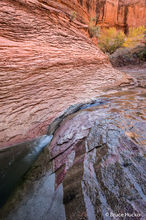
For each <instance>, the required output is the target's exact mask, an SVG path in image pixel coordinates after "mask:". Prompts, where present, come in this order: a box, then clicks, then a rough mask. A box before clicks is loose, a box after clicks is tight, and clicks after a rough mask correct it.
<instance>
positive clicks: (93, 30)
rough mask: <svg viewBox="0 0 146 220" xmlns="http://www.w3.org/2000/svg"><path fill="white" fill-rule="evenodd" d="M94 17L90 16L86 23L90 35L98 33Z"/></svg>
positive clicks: (98, 28)
mask: <svg viewBox="0 0 146 220" xmlns="http://www.w3.org/2000/svg"><path fill="white" fill-rule="evenodd" d="M95 22H96V17H95V18H90V22H89V25H88V31H89V35H90V37H91V38H92V37H94V36H95V37H98V36H99V33H100V27H98V26H97V25H96V24H95Z"/></svg>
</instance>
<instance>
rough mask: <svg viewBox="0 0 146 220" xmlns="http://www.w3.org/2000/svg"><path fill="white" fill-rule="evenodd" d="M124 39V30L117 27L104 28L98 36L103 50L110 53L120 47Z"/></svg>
mask: <svg viewBox="0 0 146 220" xmlns="http://www.w3.org/2000/svg"><path fill="white" fill-rule="evenodd" d="M124 41H125V34H124V33H123V31H118V30H116V28H109V29H103V30H102V31H101V32H100V34H99V38H98V42H99V47H100V48H101V50H102V51H103V52H107V53H110V54H112V53H114V52H115V51H116V50H117V49H118V48H120V47H121V46H122V45H123V43H124Z"/></svg>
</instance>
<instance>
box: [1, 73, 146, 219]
mask: <svg viewBox="0 0 146 220" xmlns="http://www.w3.org/2000/svg"><path fill="white" fill-rule="evenodd" d="M139 74H140V73H139ZM140 75H141V74H140ZM142 75H143V74H142ZM141 80H143V77H142V78H141ZM144 97H145V90H144V89H143V88H141V89H139V88H135V89H131V90H129V91H128V90H127V91H120V92H117V93H114V94H112V95H111V94H110V95H107V96H105V97H102V98H100V99H98V100H96V102H92V103H88V105H87V104H86V105H85V104H84V105H80V106H74V108H73V107H72V108H69V109H68V110H67V111H66V114H65V115H62V117H60V118H59V119H58V122H57V121H54V123H53V124H52V127H50V129H49V131H48V133H49V134H50V133H51V132H52V133H54V131H55V133H54V136H53V139H52V142H51V143H50V145H48V147H46V148H45V149H44V151H43V152H42V154H41V155H40V156H39V159H38V160H37V161H36V163H34V165H33V167H32V169H31V170H30V172H28V173H27V174H26V175H25V177H24V181H23V183H22V184H21V185H20V186H19V187H18V188H17V189H16V190H15V192H14V193H13V194H12V196H11V197H10V198H9V200H8V201H7V203H6V204H5V205H4V206H3V208H2V209H1V210H0V219H5V220H20V219H22V220H23V219H31V220H33V219H36V220H40V219H43V220H54V219H56V220H65V219H66V220H73V219H77V220H87V219H88V220H99V219H105V220H107V219H109V220H110V219H116V220H120V219H125V220H128V219H134V220H143V219H145V218H146V215H145V214H146V213H145V207H146V200H145V194H146V188H145V185H146V175H145V170H146V160H145V156H144V154H145V144H146V142H145V129H146V122H145V98H144ZM78 110H79V111H78ZM73 112H75V113H73ZM72 113H73V114H72ZM53 129H54V130H53ZM45 138H46V137H45ZM38 142H40V139H38V140H37V141H36V142H35V143H31V144H33V145H32V148H33V151H32V153H31V154H30V153H29V154H28V155H26V152H28V146H26V145H23V146H22V147H23V148H22V149H23V155H22V158H20V156H17V157H18V158H19V160H17V161H16V162H15V164H14V166H11V167H10V169H11V175H10V176H8V177H9V179H10V178H11V176H12V171H13V173H14V174H15V175H14V176H13V179H12V181H14V180H15V178H16V177H19V175H20V170H21V171H24V168H25V169H26V168H28V165H30V160H26V158H27V159H29V158H30V156H32V154H33V153H34V146H36V144H37V143H38ZM26 147H27V148H26ZM39 148H40V147H39ZM24 149H26V151H24ZM9 150H12V148H9ZM12 152H13V153H14V152H17V153H18V152H19V151H18V146H17V148H13V150H12ZM7 153H8V152H7ZM34 156H36V152H35V155H33V157H34ZM5 158H6V157H5ZM6 159H7V158H6ZM7 160H8V159H7ZM24 161H25V163H24ZM27 161H28V162H27ZM16 164H17V165H18V164H19V169H18V171H19V172H16V169H15V167H16ZM22 165H23V166H22ZM24 165H25V166H24ZM2 166H3V165H2ZM8 177H7V178H6V179H8ZM8 183H9V184H10V182H8ZM8 183H7V184H6V186H5V187H4V189H8V186H7V185H8Z"/></svg>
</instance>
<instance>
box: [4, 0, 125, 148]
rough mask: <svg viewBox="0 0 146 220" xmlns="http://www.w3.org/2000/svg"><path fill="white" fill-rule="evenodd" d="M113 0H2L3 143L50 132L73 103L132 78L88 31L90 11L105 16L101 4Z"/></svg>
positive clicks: (94, 95) (19, 140) (83, 100)
mask: <svg viewBox="0 0 146 220" xmlns="http://www.w3.org/2000/svg"><path fill="white" fill-rule="evenodd" d="M108 2H109V1H107V2H105V1H86V3H85V1H65V0H64V1H63V0H60V1H59V0H58V1H57V0H16V1H13V0H1V1H0V146H1V147H5V146H9V145H12V144H15V143H18V142H21V141H24V140H27V139H31V138H33V137H36V136H39V135H42V134H44V133H46V131H47V127H48V124H49V123H50V122H51V121H52V120H53V119H54V118H55V117H57V116H58V115H60V114H61V112H62V111H64V110H65V109H66V108H67V107H68V106H69V105H71V104H75V103H78V102H85V101H87V100H88V99H90V98H93V97H96V96H97V95H98V94H99V91H101V88H102V89H103V88H107V87H113V86H118V85H120V84H121V83H125V82H129V80H128V78H127V76H125V75H124V73H120V72H119V71H117V70H114V69H113V68H112V67H111V65H110V63H109V60H108V58H107V57H106V56H105V55H104V54H103V53H102V52H101V51H100V50H99V49H98V48H97V46H96V45H94V43H93V42H92V41H91V39H89V38H88V36H87V34H85V33H86V32H85V28H86V27H87V26H88V21H89V18H90V13H91V15H92V14H93V15H94V13H95V12H97V14H98V15H99V18H101V17H102V12H101V11H102V10H103V9H102V10H100V7H99V8H98V5H100V6H101V8H103V5H104V4H111V3H108ZM116 4H117V3H116ZM91 6H92V7H91ZM104 8H105V7H104ZM74 10H75V11H76V13H77V15H79V16H76V18H75V19H73V20H72V19H71V18H72V12H73V11H74ZM116 10H117V9H116ZM92 12H94V13H92ZM106 15H107V14H106ZM113 16H115V15H113ZM107 19H108V15H107ZM103 20H104V19H103Z"/></svg>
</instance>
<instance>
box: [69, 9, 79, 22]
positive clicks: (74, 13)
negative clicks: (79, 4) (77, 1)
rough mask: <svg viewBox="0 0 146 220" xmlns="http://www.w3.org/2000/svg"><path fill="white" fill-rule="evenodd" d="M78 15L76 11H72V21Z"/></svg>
mask: <svg viewBox="0 0 146 220" xmlns="http://www.w3.org/2000/svg"><path fill="white" fill-rule="evenodd" d="M76 16H77V13H76V11H72V12H71V15H70V21H73V20H74V19H75V18H76Z"/></svg>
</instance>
